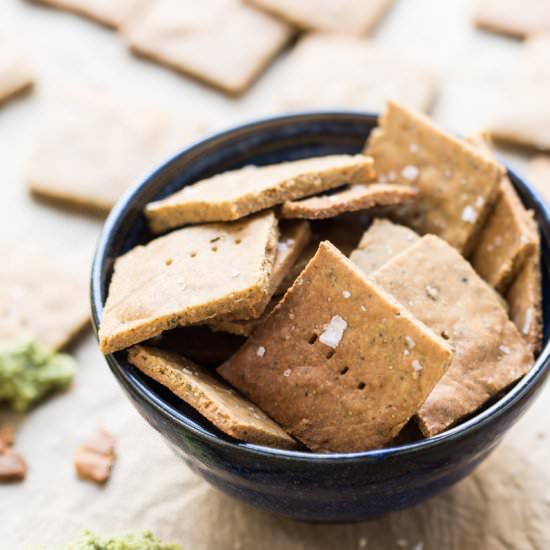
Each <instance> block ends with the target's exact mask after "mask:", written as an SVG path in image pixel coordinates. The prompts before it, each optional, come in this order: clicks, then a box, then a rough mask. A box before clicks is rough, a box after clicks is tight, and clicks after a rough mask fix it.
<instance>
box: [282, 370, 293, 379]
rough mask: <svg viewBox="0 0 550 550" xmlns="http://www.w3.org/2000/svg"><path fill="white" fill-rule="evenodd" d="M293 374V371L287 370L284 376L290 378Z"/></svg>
mask: <svg viewBox="0 0 550 550" xmlns="http://www.w3.org/2000/svg"><path fill="white" fill-rule="evenodd" d="M291 373H292V370H290V369H286V370H285V372H283V376H286V377H289V376H290V375H291Z"/></svg>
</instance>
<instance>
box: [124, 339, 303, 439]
mask: <svg viewBox="0 0 550 550" xmlns="http://www.w3.org/2000/svg"><path fill="white" fill-rule="evenodd" d="M128 360H129V361H130V363H132V365H134V366H135V367H137V368H138V369H139V370H141V371H142V372H143V373H144V374H146V375H147V376H149V377H150V378H152V379H153V380H156V381H157V382H158V383H159V384H162V385H163V386H165V387H167V388H168V389H169V390H170V391H171V392H172V393H174V394H175V395H177V396H178V397H179V398H180V399H183V401H185V402H186V403H188V404H189V405H191V407H193V408H194V409H196V410H197V411H198V412H199V413H200V414H202V415H203V416H204V417H205V418H207V419H208V420H209V421H210V422H212V424H214V426H216V428H218V429H220V430H221V431H222V432H224V433H226V434H227V435H230V436H231V437H234V438H235V439H240V440H241V441H247V442H248V443H255V444H258V445H267V446H269V447H279V448H283V449H292V448H294V447H296V442H295V441H294V440H293V439H292V437H290V436H289V435H288V434H287V433H286V432H285V431H284V430H283V429H282V428H281V427H280V426H278V425H277V424H276V423H275V422H274V421H273V420H271V418H269V417H268V416H267V415H266V414H265V413H264V412H263V411H262V410H261V409H259V408H258V407H256V406H255V405H253V404H252V403H250V402H249V401H247V400H246V399H244V398H243V397H241V396H240V395H239V394H238V393H237V392H236V391H235V390H234V389H233V388H231V387H229V386H228V385H226V384H224V383H223V382H222V381H221V380H218V379H217V378H214V376H212V374H210V373H209V371H208V369H205V368H204V367H201V366H199V365H197V364H196V363H193V362H192V361H190V360H189V359H187V358H186V357H183V356H181V355H176V354H174V353H169V352H167V351H163V350H160V349H156V348H151V347H148V346H134V347H132V348H130V349H129V350H128Z"/></svg>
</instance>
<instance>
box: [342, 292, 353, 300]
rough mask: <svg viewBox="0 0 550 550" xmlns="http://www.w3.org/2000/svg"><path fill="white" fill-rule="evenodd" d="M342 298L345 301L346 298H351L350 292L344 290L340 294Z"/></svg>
mask: <svg viewBox="0 0 550 550" xmlns="http://www.w3.org/2000/svg"><path fill="white" fill-rule="evenodd" d="M342 296H343V297H344V298H346V299H347V298H351V292H350V291H349V290H344V291H343V292H342Z"/></svg>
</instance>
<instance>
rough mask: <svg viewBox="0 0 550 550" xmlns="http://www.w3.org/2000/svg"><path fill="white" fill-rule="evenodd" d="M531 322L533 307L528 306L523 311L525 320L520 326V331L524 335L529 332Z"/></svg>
mask: <svg viewBox="0 0 550 550" xmlns="http://www.w3.org/2000/svg"><path fill="white" fill-rule="evenodd" d="M532 322H533V308H528V309H527V311H526V312H525V320H524V321H523V327H521V333H522V334H523V335H524V336H525V335H527V334H528V333H529V329H530V328H531V323H532Z"/></svg>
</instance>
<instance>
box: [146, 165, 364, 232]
mask: <svg viewBox="0 0 550 550" xmlns="http://www.w3.org/2000/svg"><path fill="white" fill-rule="evenodd" d="M373 175H374V172H373V168H372V159H370V158H368V157H365V156H363V155H330V156H326V157H317V158H308V159H304V160H296V161H290V162H283V163H280V164H271V165H268V166H258V167H257V166H246V167H244V168H240V169H238V170H232V171H230V172H224V173H222V174H218V175H215V176H212V177H211V178H207V179H204V180H201V181H199V182H197V183H194V184H193V185H188V186H186V187H184V188H183V189H182V190H181V191H178V192H176V193H174V194H173V195H170V196H169V197H167V198H166V199H162V200H159V201H155V202H152V203H149V204H148V205H147V207H146V208H145V214H146V216H147V218H148V220H149V224H150V226H151V228H152V230H153V231H155V232H159V231H164V230H166V229H171V228H173V227H177V226H179V225H183V224H186V223H196V222H205V221H230V220H236V219H239V218H242V217H243V216H247V215H248V214H251V213H253V212H257V211H258V210H263V209H265V208H270V207H272V206H275V205H277V204H281V203H283V202H285V201H287V200H293V199H298V198H301V197H304V196H307V195H313V194H315V193H320V192H322V191H326V190H327V189H333V188H335V187H339V186H340V185H343V184H344V183H367V182H368V181H370V180H371V179H372V177H373Z"/></svg>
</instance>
